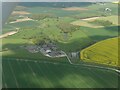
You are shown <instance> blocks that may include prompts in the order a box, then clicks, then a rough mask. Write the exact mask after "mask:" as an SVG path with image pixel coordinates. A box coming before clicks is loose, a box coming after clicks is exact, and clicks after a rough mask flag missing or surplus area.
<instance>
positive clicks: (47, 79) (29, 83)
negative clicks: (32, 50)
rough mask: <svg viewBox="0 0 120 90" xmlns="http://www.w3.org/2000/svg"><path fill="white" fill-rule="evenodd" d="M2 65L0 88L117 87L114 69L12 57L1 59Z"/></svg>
mask: <svg viewBox="0 0 120 90" xmlns="http://www.w3.org/2000/svg"><path fill="white" fill-rule="evenodd" d="M3 67H4V68H3V87H6V88H7V87H10V88H19V87H21V88H34V87H35V88H93V87H94V88H99V87H101V88H107V87H109V88H116V87H117V86H118V85H117V83H118V76H117V74H116V73H115V72H112V71H107V70H101V69H96V68H87V67H83V66H74V65H70V64H63V63H58V64H54V63H49V62H48V63H44V62H37V63H36V62H32V61H31V62H29V61H28V62H27V61H17V60H14V59H4V60H3ZM8 75H9V76H8ZM11 81H12V83H11ZM109 82H110V83H109Z"/></svg>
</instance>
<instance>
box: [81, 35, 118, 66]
mask: <svg viewBox="0 0 120 90" xmlns="http://www.w3.org/2000/svg"><path fill="white" fill-rule="evenodd" d="M119 39H120V37H119V38H118V37H116V38H110V39H107V40H103V41H100V42H98V43H96V44H94V45H92V46H90V47H88V48H85V49H84V50H82V51H81V52H80V58H81V60H83V61H86V62H94V63H99V64H105V65H110V66H117V67H120V65H118V40H119Z"/></svg>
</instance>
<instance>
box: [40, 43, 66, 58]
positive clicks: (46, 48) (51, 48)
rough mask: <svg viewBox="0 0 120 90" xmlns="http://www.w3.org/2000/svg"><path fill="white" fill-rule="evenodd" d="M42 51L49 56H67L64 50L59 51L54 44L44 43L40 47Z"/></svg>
mask: <svg viewBox="0 0 120 90" xmlns="http://www.w3.org/2000/svg"><path fill="white" fill-rule="evenodd" d="M40 51H41V53H42V54H44V55H45V56H48V57H65V56H66V54H65V53H64V52H63V51H59V50H58V49H57V47H56V46H55V45H54V44H48V45H43V46H42V47H41V49H40Z"/></svg>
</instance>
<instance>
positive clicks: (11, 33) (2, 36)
mask: <svg viewBox="0 0 120 90" xmlns="http://www.w3.org/2000/svg"><path fill="white" fill-rule="evenodd" d="M17 32H18V31H11V32H8V33H5V34H2V35H0V39H2V38H5V37H7V36H11V35H13V34H16V33H17Z"/></svg>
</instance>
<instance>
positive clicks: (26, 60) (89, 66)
mask: <svg viewBox="0 0 120 90" xmlns="http://www.w3.org/2000/svg"><path fill="white" fill-rule="evenodd" d="M66 57H67V59H68V62H69V63H70V64H65V63H59V62H49V61H38V60H28V59H14V58H7V59H6V60H16V61H25V62H34V63H48V64H54V65H60V64H61V65H68V66H72V67H79V66H84V67H88V68H97V69H104V70H110V71H115V72H117V73H120V70H118V69H114V68H109V67H108V68H107V67H103V66H97V65H89V64H74V63H72V62H71V60H70V58H69V57H68V56H67V55H66ZM118 75H119V74H118ZM119 76H120V75H119Z"/></svg>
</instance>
